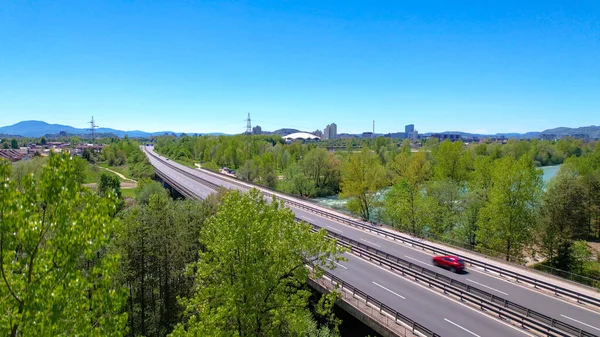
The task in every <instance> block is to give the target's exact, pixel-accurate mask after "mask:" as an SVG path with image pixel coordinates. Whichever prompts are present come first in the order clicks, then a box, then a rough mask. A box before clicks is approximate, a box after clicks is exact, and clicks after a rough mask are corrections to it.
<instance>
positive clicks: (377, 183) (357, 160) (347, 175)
mask: <svg viewBox="0 0 600 337" xmlns="http://www.w3.org/2000/svg"><path fill="white" fill-rule="evenodd" d="M386 184H387V181H386V179H385V170H384V169H383V166H382V165H381V162H380V161H379V157H378V156H377V155H376V154H375V153H373V152H372V151H370V150H369V149H368V148H363V150H362V151H361V152H360V153H358V154H351V155H350V157H349V158H348V159H347V161H346V163H345V164H344V166H343V168H342V182H341V187H342V193H341V194H340V196H341V197H349V198H353V199H352V202H350V203H348V207H349V208H351V209H350V210H351V211H352V212H353V213H356V214H360V216H361V217H362V218H363V219H364V220H365V221H368V220H369V218H370V216H371V210H372V208H373V206H374V204H375V201H376V198H377V195H376V194H375V192H377V191H378V190H380V189H381V188H383V187H385V186H386Z"/></svg>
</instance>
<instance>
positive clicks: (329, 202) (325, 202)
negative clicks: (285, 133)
mask: <svg viewBox="0 0 600 337" xmlns="http://www.w3.org/2000/svg"><path fill="white" fill-rule="evenodd" d="M540 168H541V169H542V172H543V173H542V180H543V181H544V186H545V185H548V182H549V181H550V179H552V177H554V176H555V175H556V174H557V173H558V171H559V169H560V165H551V166H542V167H540ZM388 189H389V187H386V188H385V189H383V190H381V191H379V192H378V193H379V194H380V198H383V195H385V192H386V191H387V190H388ZM312 201H314V202H316V203H317V204H319V205H321V206H324V207H328V208H331V209H334V210H336V211H340V212H343V213H346V214H350V212H349V211H348V210H347V209H346V202H348V199H344V198H339V197H338V196H337V195H332V196H329V197H323V198H314V199H312ZM375 212H377V210H376V211H375ZM376 217H377V214H374V215H373V218H376Z"/></svg>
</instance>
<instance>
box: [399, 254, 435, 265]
mask: <svg viewBox="0 0 600 337" xmlns="http://www.w3.org/2000/svg"><path fill="white" fill-rule="evenodd" d="M404 257H405V258H407V259H411V260H413V261H417V262H420V263H424V264H427V265H428V264H429V263H427V262H423V261H421V260H417V259H415V258H414V257H410V256H408V255H404Z"/></svg>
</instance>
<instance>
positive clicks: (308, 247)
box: [173, 190, 341, 336]
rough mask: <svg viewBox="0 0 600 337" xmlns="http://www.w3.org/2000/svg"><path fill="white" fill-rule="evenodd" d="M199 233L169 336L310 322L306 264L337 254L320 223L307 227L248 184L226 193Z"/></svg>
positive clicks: (295, 331)
mask: <svg viewBox="0 0 600 337" xmlns="http://www.w3.org/2000/svg"><path fill="white" fill-rule="evenodd" d="M200 241H201V242H202V243H203V244H204V245H205V247H204V249H203V250H202V251H201V253H200V256H199V261H198V262H197V263H195V264H194V265H193V270H195V284H196V286H195V290H194V296H193V297H192V298H190V299H188V300H184V301H183V302H182V303H183V304H184V305H185V306H186V308H187V309H186V314H187V317H188V318H187V320H186V322H185V323H183V324H180V325H178V327H177V328H176V329H175V331H174V333H173V336H181V335H192V336H302V335H306V334H307V332H308V331H310V330H311V329H312V328H314V322H313V320H312V318H311V314H310V312H309V310H308V308H307V307H308V297H309V294H310V292H309V291H308V290H306V289H305V287H306V285H305V282H306V278H307V277H308V270H307V268H306V267H305V265H306V264H314V266H315V269H314V274H315V275H316V276H319V274H320V273H321V267H323V266H328V267H330V268H333V267H335V264H334V262H333V261H339V260H340V259H341V258H340V256H339V254H340V252H341V251H340V248H338V247H337V245H336V244H335V242H333V241H330V240H328V239H327V238H326V232H325V231H324V230H321V231H319V232H317V233H313V232H312V231H311V226H310V225H308V224H299V223H296V222H295V221H294V216H293V214H292V212H291V211H290V210H289V209H286V208H284V207H283V204H281V203H279V202H277V201H275V200H273V201H272V202H268V201H267V200H265V199H263V196H262V195H261V194H260V193H259V192H258V191H257V190H251V191H250V192H249V193H248V194H240V193H239V192H230V193H229V194H227V195H226V196H225V198H224V200H223V204H222V205H221V206H220V207H219V211H218V213H217V215H216V216H215V217H214V218H212V219H211V220H210V221H208V223H207V224H206V225H205V227H204V228H203V229H202V230H201V234H200Z"/></svg>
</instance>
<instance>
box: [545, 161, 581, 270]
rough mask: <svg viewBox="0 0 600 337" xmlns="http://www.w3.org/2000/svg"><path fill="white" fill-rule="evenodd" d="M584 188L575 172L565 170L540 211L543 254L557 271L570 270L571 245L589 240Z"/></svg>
mask: <svg viewBox="0 0 600 337" xmlns="http://www.w3.org/2000/svg"><path fill="white" fill-rule="evenodd" d="M584 198H585V193H584V189H583V188H582V186H581V185H580V183H579V182H578V181H577V178H576V176H575V175H574V172H569V171H563V170H561V172H560V173H559V174H558V175H557V176H556V177H555V178H554V179H553V180H552V181H551V182H550V184H549V186H548V189H547V191H546V193H545V195H544V198H543V203H542V207H541V210H540V213H541V216H540V224H539V230H538V233H539V237H540V240H541V247H542V250H543V255H544V256H545V257H546V258H547V259H548V260H549V262H550V263H551V264H552V265H553V266H554V267H556V268H560V269H563V270H567V269H569V264H570V261H569V259H570V256H571V245H572V244H573V242H574V241H575V240H577V239H582V238H585V235H586V229H587V228H586V226H587V217H586V209H585V203H584Z"/></svg>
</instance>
